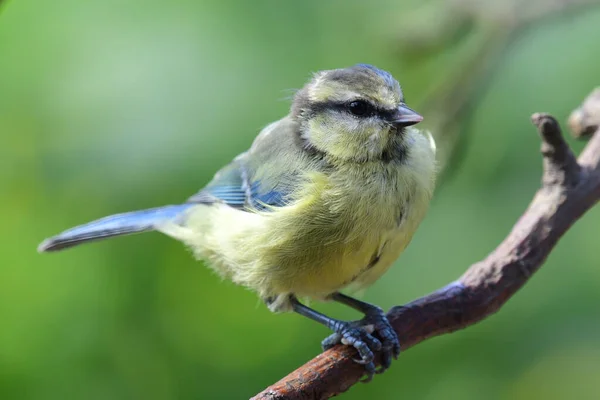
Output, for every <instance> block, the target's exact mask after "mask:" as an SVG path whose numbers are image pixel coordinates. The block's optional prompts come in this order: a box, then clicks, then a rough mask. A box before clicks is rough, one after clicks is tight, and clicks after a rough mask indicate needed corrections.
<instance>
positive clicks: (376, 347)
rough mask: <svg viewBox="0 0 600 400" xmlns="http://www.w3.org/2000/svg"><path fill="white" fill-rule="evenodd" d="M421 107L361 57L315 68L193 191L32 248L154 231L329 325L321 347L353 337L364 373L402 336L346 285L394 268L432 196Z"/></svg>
mask: <svg viewBox="0 0 600 400" xmlns="http://www.w3.org/2000/svg"><path fill="white" fill-rule="evenodd" d="M422 120H423V117H422V116H421V115H420V114H418V113H417V112H416V111H414V110H413V109H411V108H409V107H408V106H407V105H406V102H405V98H404V95H403V92H402V89H401V87H400V84H399V83H398V81H397V80H396V79H395V78H394V77H393V76H392V75H391V74H390V73H389V72H386V71H384V70H381V69H379V68H377V67H375V66H372V65H369V64H357V65H353V66H351V67H346V68H339V69H330V70H323V71H319V72H317V73H314V74H313V75H312V76H311V79H310V80H309V81H308V82H307V83H306V84H305V86H304V87H303V88H302V89H300V90H298V91H297V92H296V93H295V94H294V96H293V100H292V104H291V107H290V112H289V114H288V115H286V116H285V117H283V118H282V119H280V120H278V121H276V122H273V123H271V124H269V125H267V126H266V127H265V128H264V129H262V130H261V131H260V133H259V134H258V136H257V137H256V138H255V140H254V141H253V143H252V145H251V146H250V148H249V149H248V150H247V151H246V152H244V153H241V154H240V155H238V156H237V157H235V158H234V159H233V161H232V162H231V163H230V164H228V165H226V166H225V167H223V168H222V169H220V170H219V171H218V172H217V173H216V174H215V175H214V178H213V179H212V180H211V181H210V182H209V183H208V184H207V185H206V186H205V187H204V188H203V189H201V190H200V191H199V192H197V193H196V194H195V195H193V196H191V197H190V198H189V199H187V201H185V202H182V203H181V204H173V205H167V206H162V207H158V208H151V209H145V210H139V211H133V212H126V213H120V214H115V215H112V216H108V217H104V218H101V219H98V220H95V221H93V222H89V223H87V224H83V225H80V226H77V227H74V228H71V229H68V230H66V231H64V232H62V233H60V234H58V235H56V236H53V237H50V238H48V239H46V240H44V241H43V242H42V243H41V244H40V245H39V248H38V251H40V252H52V251H57V250H62V249H66V248H69V247H72V246H76V245H79V244H82V243H87V242H92V241H96V240H99V239H105V238H110V237H114V236H120V235H128V234H133V233H140V232H147V231H158V232H162V233H164V234H166V235H168V236H171V237H172V238H175V239H177V240H179V241H181V242H183V243H184V244H185V245H187V246H188V247H189V248H190V249H191V250H192V251H193V253H194V255H195V256H196V257H197V258H198V259H200V260H202V261H204V262H205V263H206V264H207V265H209V266H210V267H211V268H212V269H213V270H215V271H216V272H217V273H218V274H219V275H221V276H223V277H224V278H227V279H230V280H231V281H233V282H234V283H236V284H239V285H242V286H245V287H247V288H250V289H251V290H253V291H254V292H256V294H257V295H258V296H259V297H260V299H262V300H263V301H264V303H265V304H266V306H267V307H268V308H269V309H270V310H271V311H273V312H295V313H297V314H300V315H302V316H304V317H307V318H309V319H311V320H313V321H316V322H318V323H320V324H322V325H324V326H326V327H328V328H329V329H330V330H331V331H332V332H333V333H332V334H331V335H330V336H328V337H327V338H326V339H325V340H323V341H322V343H321V344H322V348H323V350H326V349H329V348H331V347H333V346H334V345H337V344H340V343H341V344H344V345H348V346H352V347H354V348H355V349H356V351H357V354H358V357H357V358H355V361H356V362H358V363H360V364H363V365H364V370H365V374H366V376H365V378H364V379H363V380H364V381H369V380H371V379H372V377H373V376H374V374H375V373H381V372H383V371H385V370H387V369H388V368H389V367H390V365H391V364H392V358H397V357H398V355H399V353H400V342H399V340H398V336H397V334H396V333H395V331H394V329H393V328H392V326H391V324H390V322H389V321H388V319H387V317H386V315H385V313H384V312H383V310H382V309H381V308H380V307H378V306H376V305H373V304H370V303H367V302H365V301H362V300H359V299H357V298H355V297H351V296H350V295H349V294H348V293H350V294H352V293H353V292H355V291H357V290H362V289H364V288H366V287H368V286H370V285H371V284H373V283H374V282H375V281H376V280H377V279H378V278H380V277H381V276H382V275H383V274H384V273H385V272H386V271H387V270H388V269H389V267H390V266H391V265H392V264H393V263H394V262H395V261H396V259H397V258H398V257H399V255H400V254H401V253H402V252H403V251H404V249H405V248H406V246H407V245H408V244H409V242H410V241H411V239H412V237H413V235H414V233H415V231H416V230H417V228H418V226H419V224H420V223H421V221H422V219H423V218H424V216H425V214H426V211H427V209H428V207H429V203H430V200H431V198H432V194H433V191H434V187H435V176H436V163H435V142H434V140H433V138H432V137H431V134H429V133H428V132H425V131H421V130H419V129H416V128H415V127H414V125H415V124H417V123H419V122H421V121H422ZM310 300H314V301H333V302H337V303H341V304H344V305H346V306H349V307H351V308H353V309H355V310H358V311H359V312H361V313H362V314H363V315H364V317H363V318H361V319H359V320H355V321H344V320H339V319H335V318H332V317H329V316H327V315H325V314H322V313H320V312H318V311H317V310H315V309H314V308H311V307H309V306H307V301H310ZM378 352H381V363H380V367H379V368H376V366H375V363H374V355H375V353H378Z"/></svg>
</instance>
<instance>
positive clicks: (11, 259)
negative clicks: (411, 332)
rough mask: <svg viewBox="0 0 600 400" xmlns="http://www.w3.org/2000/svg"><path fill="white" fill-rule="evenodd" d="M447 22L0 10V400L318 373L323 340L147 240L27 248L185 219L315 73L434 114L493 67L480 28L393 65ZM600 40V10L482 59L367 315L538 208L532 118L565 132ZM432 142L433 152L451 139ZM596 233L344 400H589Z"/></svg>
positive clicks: (301, 13)
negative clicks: (114, 227)
mask: <svg viewBox="0 0 600 400" xmlns="http://www.w3.org/2000/svg"><path fill="white" fill-rule="evenodd" d="M478 3H480V4H479V6H478V7H480V10H479V11H481V10H484V9H485V7H484V8H482V6H481V4H482V2H478ZM487 3H488V5H491V4H494V2H491V1H490V2H487ZM447 5H448V3H446V2H441V1H435V0H429V1H427V2H421V1H417V0H411V1H405V2H401V1H390V0H381V1H373V2H366V1H340V0H338V1H328V2H323V1H318V0H312V1H302V2H285V3H282V2H277V1H274V0H271V1H266V0H265V1H252V2H249V1H237V2H229V1H225V2H221V1H215V0H212V1H209V0H202V1H199V0H195V1H189V0H187V1H186V0H179V1H176V2H164V1H154V0H145V1H141V0H130V1H126V2H117V1H103V2H81V1H75V0H55V1H52V2H42V1H12V2H5V3H4V4H3V5H2V10H1V14H0V132H1V136H0V138H1V143H2V145H1V146H0V167H1V169H2V174H0V188H1V190H2V192H1V193H2V196H1V197H0V205H1V206H2V207H1V208H0V220H1V221H2V223H3V227H2V228H3V229H2V231H1V233H0V235H2V236H1V239H2V240H1V243H2V247H1V252H0V321H1V326H2V327H1V328H0V398H2V399H90V400H94V399H107V398H110V399H146V400H150V399H198V398H206V399H217V398H224V399H238V398H248V397H250V396H251V395H253V394H255V393H256V392H258V391H260V390H261V389H263V388H264V387H265V386H267V385H269V384H271V383H273V382H274V381H276V380H278V379H279V378H281V377H282V376H283V375H285V374H287V373H288V372H289V371H291V370H292V369H294V368H296V367H297V366H299V365H301V364H302V363H304V362H305V361H306V360H307V359H309V358H311V357H313V356H314V355H316V354H317V353H318V352H319V342H320V339H321V338H322V337H323V336H324V335H326V334H327V331H326V329H325V328H322V327H319V326H317V325H316V324H314V323H312V322H310V321H307V320H305V319H303V318H300V317H298V316H295V315H274V314H271V313H270V312H269V311H268V310H267V309H266V307H264V306H263V305H262V304H260V302H259V301H258V300H257V299H256V297H255V296H254V294H252V293H250V292H249V291H247V290H245V289H243V288H240V287H236V286H234V285H233V284H231V283H228V282H220V280H219V279H218V278H217V277H215V276H214V274H212V273H211V272H210V271H209V270H208V269H206V268H204V267H202V265H201V264H199V263H197V262H195V261H194V260H193V259H192V258H191V257H190V255H189V252H187V251H185V250H184V249H183V248H182V246H181V245H180V244H179V243H177V242H175V241H173V240H170V239H168V238H166V237H163V236H161V235H159V234H147V235H140V236H134V237H127V238H119V239H115V240H112V241H107V242H102V243H98V244H94V245H89V246H83V247H81V248H77V249H74V250H72V251H68V252H65V253H60V254H52V255H43V256H42V255H39V254H37V253H36V252H35V247H36V245H37V244H38V242H39V241H41V240H42V239H43V238H44V237H46V236H49V235H51V234H54V233H57V232H58V231H60V230H62V229H64V228H67V227H69V226H72V225H76V224H79V223H82V222H85V221H88V220H91V219H95V218H97V217H100V216H103V215H107V214H112V213H116V212H121V211H126V210H129V209H137V208H144V207H150V206H156V205H160V204H168V203H176V202H178V201H181V200H182V199H185V198H186V197H187V196H189V195H191V194H192V193H194V192H195V191H196V190H197V189H198V188H199V187H201V186H202V185H204V184H205V183H206V182H207V181H208V180H209V179H210V177H211V176H212V174H213V173H214V172H215V171H216V170H217V169H218V168H219V166H221V165H223V164H225V163H227V162H228V161H229V160H230V159H231V158H232V157H234V156H235V155H236V154H238V153H239V152H241V151H243V150H245V149H246V148H247V147H248V146H249V145H250V143H251V142H252V139H253V137H254V136H255V135H256V134H257V132H258V131H259V130H260V128H261V127H263V126H264V125H266V124H267V123H268V122H270V121H273V120H275V119H278V118H280V117H281V116H283V115H285V114H286V112H287V109H288V107H289V97H290V95H291V94H292V93H293V91H292V90H291V89H294V88H299V87H301V86H302V85H303V83H304V82H305V80H306V79H307V78H308V77H309V73H310V72H311V71H317V70H320V69H326V68H335V67H341V66H347V65H351V64H354V63H357V62H368V63H372V64H375V65H377V66H379V67H381V68H384V69H387V70H389V71H391V72H392V73H393V74H394V75H395V76H396V77H397V78H398V79H399V80H400V81H401V83H402V85H403V87H404V90H405V93H406V95H407V98H408V102H409V104H410V105H412V106H413V107H414V108H416V109H417V110H420V108H419V104H421V105H423V104H427V102H426V100H428V95H429V94H430V93H435V92H436V90H437V88H440V87H444V85H450V86H452V79H455V78H454V76H455V75H454V74H453V73H452V71H457V70H461V69H462V68H465V67H464V66H465V65H470V64H472V63H474V62H478V58H477V57H478V56H474V54H479V53H477V52H472V51H469V50H468V49H469V48H471V47H473V44H474V43H475V44H478V43H479V44H481V43H485V40H483V39H482V38H485V36H484V35H485V34H486V30H485V29H482V27H485V26H487V25H486V24H485V23H481V20H480V22H479V23H478V24H466V25H461V26H462V28H461V29H452V30H451V32H450V33H449V34H448V36H447V38H449V40H447V41H445V42H442V44H441V45H438V46H429V47H428V48H427V54H423V53H422V52H419V51H415V48H418V46H416V47H415V46H413V47H410V46H406V42H403V39H404V38H406V37H407V36H405V35H404V32H406V35H409V34H410V35H414V34H415V32H417V33H418V32H421V31H422V33H423V35H422V36H421V37H422V38H423V37H425V38H426V37H427V35H429V34H434V33H435V32H434V31H435V30H436V29H438V28H439V27H440V26H441V24H443V23H446V22H447V21H450V22H452V21H453V18H448V15H453V14H447V13H446V12H442V11H440V10H445V8H443V7H446V6H447ZM493 12H495V11H494V10H492V12H491V14H490V15H493ZM460 18H461V17H460V16H457V19H456V21H462V19H460ZM444 21H446V22H444ZM599 27H600V7H588V8H586V9H585V10H583V9H582V10H579V11H578V12H570V13H559V14H557V15H554V16H553V17H552V18H549V19H541V20H539V21H537V22H535V23H534V24H533V25H532V26H530V27H529V29H526V30H522V31H521V32H520V33H519V35H518V37H516V38H514V40H512V41H511V43H510V46H509V47H508V48H507V49H506V50H505V51H504V52H503V53H502V55H501V57H497V58H496V59H494V64H493V69H492V70H491V72H490V73H489V74H488V75H487V78H486V79H485V80H481V82H480V83H478V85H481V86H480V87H481V90H479V92H478V95H477V97H476V98H475V99H476V102H475V104H474V105H472V106H471V109H470V111H469V112H468V113H463V114H462V116H461V120H460V121H459V124H458V125H457V126H459V127H460V131H461V135H464V138H466V140H463V142H462V146H461V150H462V151H461V153H460V159H459V161H460V162H458V163H456V164H453V165H451V166H450V168H451V172H452V174H450V175H449V178H448V179H445V180H444V181H443V182H442V183H441V184H440V186H439V189H438V191H437V193H436V197H435V200H434V202H433V205H432V208H431V211H430V213H429V215H428V217H427V219H426V221H425V222H424V223H423V225H422V227H421V229H420V231H419V233H418V234H417V236H416V237H415V239H414V241H413V244H412V245H411V246H410V247H409V249H408V250H407V252H406V253H405V254H404V255H403V256H402V257H401V259H400V261H399V262H398V266H397V267H396V268H393V269H392V270H391V271H390V272H389V273H388V274H387V276H386V279H383V280H381V281H380V282H378V283H377V284H376V286H375V288H374V290H370V291H367V292H366V294H365V295H364V298H365V299H366V300H368V301H372V302H375V303H377V304H380V305H382V306H383V307H389V306H391V305H394V304H401V303H403V302H407V301H409V300H411V299H413V298H416V297H418V296H420V295H423V294H425V293H427V292H429V291H432V290H434V289H436V288H438V287H440V286H442V285H444V284H446V283H448V282H450V281H452V280H454V279H456V278H457V277H458V276H459V275H460V274H461V273H462V272H463V271H464V270H465V268H466V266H468V265H470V264H471V263H472V262H474V261H476V260H478V259H480V258H481V257H484V256H485V255H486V254H487V253H488V252H489V251H490V250H491V249H492V248H493V247H495V246H496V244H497V243H498V242H499V241H500V240H501V239H502V238H503V237H504V236H505V234H506V233H507V232H508V230H509V229H510V228H511V226H512V224H513V223H514V221H515V220H516V219H517V218H518V216H519V215H520V213H521V212H522V211H523V210H524V208H525V207H526V205H527V203H528V201H529V199H530V198H531V196H532V194H533V193H534V191H535V190H536V188H537V187H538V185H539V180H540V171H541V167H540V165H541V161H540V156H539V153H538V147H539V140H538V138H537V137H536V134H535V130H534V129H533V128H532V127H531V124H530V122H529V116H530V114H531V113H533V112H535V111H547V112H551V113H553V114H555V115H556V116H557V117H558V118H559V119H560V120H561V121H564V120H565V119H566V117H567V115H568V114H569V112H570V111H571V110H572V109H573V108H574V107H576V106H577V105H578V104H579V103H580V102H581V100H582V99H583V98H584V97H585V96H586V95H587V94H588V93H589V92H590V90H591V89H592V88H593V87H594V86H596V85H598V83H599V81H598V65H600V53H599V52H598V51H596V50H594V49H596V48H597V41H598V37H600V28H599ZM505 29H512V28H511V27H506V28H505ZM431 32H434V33H431ZM442 33H443V32H442ZM443 35H445V34H444V33H443ZM403 43H404V44H403ZM428 43H429V42H428ZM422 46H423V45H422ZM477 46H478V45H475V47H477ZM477 48H479V49H481V46H479V47H477ZM461 84H462V83H461ZM459 89H460V88H459ZM459 92H460V90H459ZM429 100H431V99H430V98H429ZM437 112H441V113H443V110H437ZM425 117H426V120H427V119H430V120H433V121H439V120H440V115H428V114H427V111H426V110H425ZM429 126H430V128H435V130H436V132H435V133H436V135H437V136H438V137H443V135H444V126H435V124H433V125H429ZM461 137H462V136H461ZM573 145H574V146H575V148H576V149H581V147H582V144H581V143H573ZM598 226H600V210H598V209H596V210H592V212H590V213H589V214H588V215H586V216H585V217H584V218H583V219H582V220H581V221H580V222H578V223H577V224H576V225H575V226H574V227H573V229H572V230H571V231H570V232H569V233H568V235H567V236H566V237H565V238H564V239H563V240H562V241H561V243H560V244H559V246H558V248H557V249H556V251H554V252H553V253H552V255H551V257H550V258H549V260H548V262H547V263H546V265H545V266H544V268H543V269H542V271H541V272H540V273H539V274H538V275H537V276H535V278H534V279H533V280H532V281H531V283H529V284H528V285H527V287H526V288H525V289H524V290H522V291H521V292H519V293H518V294H517V295H516V297H515V298H514V299H513V300H511V301H510V302H509V304H507V305H506V306H505V307H504V308H503V309H502V310H501V312H500V313H499V314H497V315H496V316H494V317H492V318H490V319H488V320H486V321H484V322H482V323H480V324H478V325H477V326H474V327H471V328H469V329H467V330H465V331H462V332H458V333H455V334H452V335H447V336H444V337H441V338H438V339H434V340H431V341H427V342H425V343H423V344H421V345H419V346H417V347H416V348H415V349H413V350H411V351H409V352H407V353H406V354H404V355H403V356H402V357H401V358H400V359H399V360H398V361H397V362H396V363H395V365H394V366H393V368H392V369H391V370H390V371H389V372H387V373H386V374H384V375H382V376H378V377H377V378H376V379H375V382H373V383H372V384H369V385H357V386H355V387H353V388H352V389H351V390H350V391H349V392H348V393H347V394H346V395H344V398H347V399H352V398H354V399H358V398H364V397H367V396H368V397H371V396H373V397H375V398H380V399H397V398H407V399H415V398H418V399H441V398H443V399H454V398H457V399H458V398H460V399H463V400H464V399H482V398H485V399H537V398H540V399H567V398H579V399H588V398H589V399H595V398H598V396H599V393H600V381H599V380H598V379H597V377H598V376H599V375H600V319H599V318H598V315H599V314H598V304H599V303H600V268H598V266H599V262H598V253H597V252H596V250H597V248H596V246H597V242H598V239H597V236H598ZM318 307H319V308H320V309H322V310H325V311H327V312H329V313H331V314H334V315H337V316H340V317H344V318H350V317H354V314H353V313H352V312H351V311H348V310H346V309H343V308H342V307H339V306H336V305H332V304H325V305H319V306H318Z"/></svg>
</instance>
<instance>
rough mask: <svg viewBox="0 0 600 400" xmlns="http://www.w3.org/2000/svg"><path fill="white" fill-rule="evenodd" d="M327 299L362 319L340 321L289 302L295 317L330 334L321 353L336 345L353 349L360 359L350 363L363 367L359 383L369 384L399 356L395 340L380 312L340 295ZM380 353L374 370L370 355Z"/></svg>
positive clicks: (292, 298) (398, 347)
mask: <svg viewBox="0 0 600 400" xmlns="http://www.w3.org/2000/svg"><path fill="white" fill-rule="evenodd" d="M331 299H332V300H334V301H337V302H340V303H343V304H346V305H348V306H350V307H352V308H354V309H356V310H358V311H361V312H363V313H364V314H365V316H364V318H362V319H360V320H358V321H340V320H337V319H334V318H330V317H328V316H326V315H324V314H321V313H320V312H318V311H315V310H313V309H312V308H310V307H307V306H305V305H304V304H302V303H300V302H299V301H298V299H296V298H295V297H291V298H290V303H291V305H292V308H293V310H294V311H295V312H296V313H298V314H300V315H303V316H305V317H307V318H310V319H312V320H313V321H316V322H318V323H320V324H322V325H325V326H326V327H328V328H329V329H331V330H332V331H333V332H334V333H333V334H332V335H330V336H329V337H327V338H326V339H325V340H323V342H322V343H321V345H322V347H323V350H327V349H328V348H330V347H333V346H335V345H336V344H340V343H341V344H345V345H348V346H352V347H354V348H355V349H356V350H357V351H358V354H359V356H360V359H355V360H354V361H356V362H358V363H360V364H364V365H365V369H366V372H367V377H366V378H365V379H364V380H363V382H369V381H370V380H371V379H372V378H373V375H374V374H375V373H381V372H383V371H385V370H386V369H387V368H388V367H389V366H390V364H391V362H392V356H394V357H397V356H398V354H399V353H400V343H399V341H398V337H397V335H396V333H395V332H394V330H393V329H392V327H391V326H390V324H389V322H388V320H387V318H386V316H385V314H384V313H383V310H381V308H379V307H377V306H374V305H371V304H368V303H364V302H362V301H359V300H356V299H353V298H351V297H348V296H346V295H343V294H341V293H334V294H333V295H331ZM373 333H375V335H377V336H378V337H379V338H377V337H375V335H373ZM380 350H383V358H382V363H381V368H380V369H379V370H376V369H375V363H374V362H373V359H374V352H377V351H380Z"/></svg>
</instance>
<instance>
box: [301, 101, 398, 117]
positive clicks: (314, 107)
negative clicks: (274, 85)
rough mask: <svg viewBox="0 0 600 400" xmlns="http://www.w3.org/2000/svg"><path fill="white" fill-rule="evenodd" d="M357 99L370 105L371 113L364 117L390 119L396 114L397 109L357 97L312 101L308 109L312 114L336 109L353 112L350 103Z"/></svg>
mask: <svg viewBox="0 0 600 400" xmlns="http://www.w3.org/2000/svg"><path fill="white" fill-rule="evenodd" d="M356 101H362V102H365V103H367V104H368V105H369V107H370V113H369V115H365V116H364V117H371V116H374V115H377V116H379V118H381V119H384V120H389V119H392V115H393V114H394V111H395V110H387V109H383V108H380V107H377V106H375V105H374V104H373V103H371V102H370V101H367V100H363V99H357V100H352V101H346V102H338V101H321V102H315V103H311V104H310V105H309V107H308V110H307V111H308V113H309V114H311V115H314V114H318V113H321V112H323V111H327V110H335V111H340V112H346V113H348V114H351V113H350V112H349V110H348V106H349V104H350V103H353V102H356ZM351 115H352V114H351Z"/></svg>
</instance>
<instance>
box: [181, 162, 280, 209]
mask: <svg viewBox="0 0 600 400" xmlns="http://www.w3.org/2000/svg"><path fill="white" fill-rule="evenodd" d="M249 175H250V174H249V173H248V170H247V169H246V167H245V166H244V164H243V163H242V161H241V160H240V159H239V158H238V159H236V160H235V161H233V162H232V163H231V164H229V165H227V166H226V167H224V168H223V169H221V170H220V171H219V172H218V173H217V174H216V175H215V177H214V178H213V180H212V181H211V182H210V183H209V184H208V185H206V187H205V188H204V189H202V190H201V191H200V192H198V193H197V194H195V195H194V196H192V197H190V198H189V199H188V202H192V203H215V202H223V203H225V204H227V205H229V206H231V207H234V208H239V209H243V210H247V211H252V210H257V211H269V210H270V209H271V207H281V206H284V205H285V204H286V198H287V196H288V194H289V193H287V192H286V191H281V190H268V191H266V192H263V191H262V187H261V183H260V182H259V181H254V182H252V181H251V178H249Z"/></svg>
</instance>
